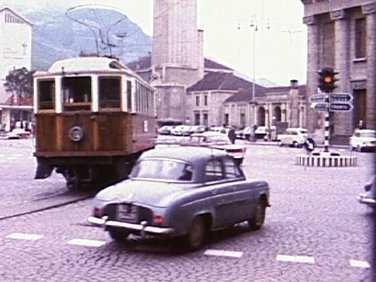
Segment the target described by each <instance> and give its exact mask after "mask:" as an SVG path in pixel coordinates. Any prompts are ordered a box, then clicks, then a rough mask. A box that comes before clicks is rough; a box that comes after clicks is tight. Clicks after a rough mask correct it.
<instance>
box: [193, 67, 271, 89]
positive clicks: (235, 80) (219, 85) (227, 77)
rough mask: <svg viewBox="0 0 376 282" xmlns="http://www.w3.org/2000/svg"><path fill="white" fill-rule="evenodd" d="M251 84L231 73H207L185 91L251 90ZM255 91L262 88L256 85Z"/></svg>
mask: <svg viewBox="0 0 376 282" xmlns="http://www.w3.org/2000/svg"><path fill="white" fill-rule="evenodd" d="M251 88H252V83H251V82H250V81H247V80H245V79H243V78H240V77H237V76H235V75H234V74H232V73H224V72H209V73H207V74H206V75H205V76H204V78H203V79H201V80H200V81H198V82H197V83H195V84H194V85H192V86H191V87H189V88H188V89H187V91H208V90H234V91H237V90H239V89H251ZM255 88H256V91H257V90H258V91H260V90H262V89H264V87H262V86H259V85H256V86H255Z"/></svg>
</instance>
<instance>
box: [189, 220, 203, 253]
mask: <svg viewBox="0 0 376 282" xmlns="http://www.w3.org/2000/svg"><path fill="white" fill-rule="evenodd" d="M205 240H206V226H205V221H204V218H202V217H196V218H195V219H194V220H193V221H192V224H191V227H190V229H189V230H188V234H187V236H186V245H187V247H188V248H189V249H190V250H197V249H199V248H200V247H201V246H202V245H203V244H204V242H205Z"/></svg>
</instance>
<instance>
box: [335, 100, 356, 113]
mask: <svg viewBox="0 0 376 282" xmlns="http://www.w3.org/2000/svg"><path fill="white" fill-rule="evenodd" d="M353 108H354V107H353V105H352V104H350V103H343V102H337V103H330V106H329V111H331V112H349V111H352V110H353Z"/></svg>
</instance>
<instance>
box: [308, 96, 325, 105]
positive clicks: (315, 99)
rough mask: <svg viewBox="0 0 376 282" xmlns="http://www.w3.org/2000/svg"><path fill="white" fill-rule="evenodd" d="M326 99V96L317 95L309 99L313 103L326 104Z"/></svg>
mask: <svg viewBox="0 0 376 282" xmlns="http://www.w3.org/2000/svg"><path fill="white" fill-rule="evenodd" d="M325 99H326V94H315V95H312V96H311V97H309V101H310V102H311V103H324V102H325Z"/></svg>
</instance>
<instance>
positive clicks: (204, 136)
mask: <svg viewBox="0 0 376 282" xmlns="http://www.w3.org/2000/svg"><path fill="white" fill-rule="evenodd" d="M184 143H185V145H197V146H205V147H211V148H216V149H220V150H225V151H226V152H227V154H229V155H230V156H232V157H233V158H234V159H235V162H236V163H237V164H238V165H240V164H241V163H242V162H243V160H244V157H245V152H246V147H245V146H244V145H240V144H232V143H231V142H230V139H229V138H228V137H227V134H223V133H218V132H212V131H209V132H204V133H194V134H192V135H191V137H190V138H189V139H188V140H186V141H185V142H184Z"/></svg>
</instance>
